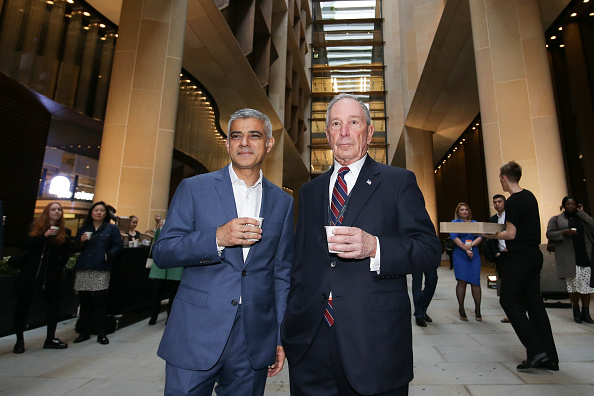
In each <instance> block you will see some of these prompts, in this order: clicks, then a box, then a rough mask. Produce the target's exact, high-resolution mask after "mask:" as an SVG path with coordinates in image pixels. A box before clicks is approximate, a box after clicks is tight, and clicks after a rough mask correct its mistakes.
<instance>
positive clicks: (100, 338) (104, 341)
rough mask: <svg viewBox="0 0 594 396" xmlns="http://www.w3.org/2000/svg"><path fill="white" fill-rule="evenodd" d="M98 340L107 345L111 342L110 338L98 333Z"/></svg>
mask: <svg viewBox="0 0 594 396" xmlns="http://www.w3.org/2000/svg"><path fill="white" fill-rule="evenodd" d="M97 342H98V343H99V344H101V345H107V344H109V339H108V338H107V337H105V335H98V336H97Z"/></svg>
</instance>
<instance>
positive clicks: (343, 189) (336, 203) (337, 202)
mask: <svg viewBox="0 0 594 396" xmlns="http://www.w3.org/2000/svg"><path fill="white" fill-rule="evenodd" d="M349 170H350V169H349V168H348V167H346V166H343V167H342V168H340V169H339V170H338V176H337V177H336V183H334V189H333V190H332V200H331V202H330V217H331V220H332V225H337V226H338V225H341V224H342V219H343V218H344V215H343V213H342V208H343V207H344V203H345V202H346V199H347V197H348V195H349V192H348V188H347V185H346V182H345V181H344V176H345V175H346V174H347V173H348V172H349Z"/></svg>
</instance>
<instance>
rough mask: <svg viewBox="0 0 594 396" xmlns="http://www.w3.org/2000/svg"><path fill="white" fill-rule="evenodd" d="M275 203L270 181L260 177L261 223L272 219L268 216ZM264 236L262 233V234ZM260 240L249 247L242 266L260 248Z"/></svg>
mask: <svg viewBox="0 0 594 396" xmlns="http://www.w3.org/2000/svg"><path fill="white" fill-rule="evenodd" d="M275 203H276V194H274V193H273V185H272V183H270V182H269V181H268V180H267V179H266V178H265V177H262V203H261V205H260V216H259V217H263V218H264V221H263V223H262V224H264V223H265V222H266V220H268V221H270V220H272V219H271V218H270V217H271V216H272V208H273V207H274V204H275ZM262 236H264V234H262ZM260 245H261V242H256V243H254V244H253V245H252V246H251V247H250V251H249V253H248V255H247V257H246V259H245V263H244V265H243V266H244V267H245V266H247V265H248V264H249V263H250V261H251V260H252V258H253V257H254V255H255V254H257V253H258V250H259V249H260Z"/></svg>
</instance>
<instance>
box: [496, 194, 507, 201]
mask: <svg viewBox="0 0 594 396" xmlns="http://www.w3.org/2000/svg"><path fill="white" fill-rule="evenodd" d="M497 198H501V199H503V202H505V201H506V199H505V196H504V195H501V194H495V195H493V201H495V200H496V199H497Z"/></svg>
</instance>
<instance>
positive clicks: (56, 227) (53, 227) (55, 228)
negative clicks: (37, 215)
mask: <svg viewBox="0 0 594 396" xmlns="http://www.w3.org/2000/svg"><path fill="white" fill-rule="evenodd" d="M59 228H60V227H58V226H51V227H50V230H54V231H58V229H59Z"/></svg>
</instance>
